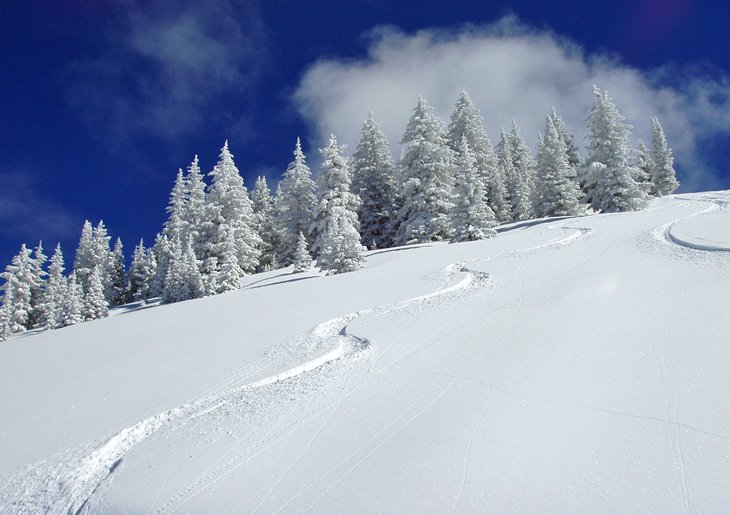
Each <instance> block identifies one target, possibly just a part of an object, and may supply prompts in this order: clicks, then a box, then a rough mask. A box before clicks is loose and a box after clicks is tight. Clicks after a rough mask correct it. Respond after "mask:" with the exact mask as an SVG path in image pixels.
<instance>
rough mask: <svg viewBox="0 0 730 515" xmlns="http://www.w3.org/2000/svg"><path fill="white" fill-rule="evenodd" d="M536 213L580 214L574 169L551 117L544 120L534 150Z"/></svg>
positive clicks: (548, 214) (579, 195) (578, 192)
mask: <svg viewBox="0 0 730 515" xmlns="http://www.w3.org/2000/svg"><path fill="white" fill-rule="evenodd" d="M537 173H538V186H539V187H538V190H537V196H536V198H537V205H536V212H537V215H538V216H577V215H580V214H582V213H583V206H582V204H581V202H580V197H581V194H580V189H579V187H578V178H577V176H576V173H575V169H574V168H573V167H572V166H571V165H570V162H569V161H568V152H567V148H566V146H565V140H564V139H563V137H562V135H561V134H560V132H559V131H558V128H557V127H556V126H555V122H554V118H553V117H552V116H548V117H547V120H546V121H545V133H544V135H543V137H542V139H541V141H540V142H539V145H538V151H537Z"/></svg>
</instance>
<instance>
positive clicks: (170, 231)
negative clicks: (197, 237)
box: [162, 169, 190, 241]
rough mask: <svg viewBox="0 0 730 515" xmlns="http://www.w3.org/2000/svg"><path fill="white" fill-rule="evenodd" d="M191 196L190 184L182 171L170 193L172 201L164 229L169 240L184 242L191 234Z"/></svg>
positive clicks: (179, 171)
mask: <svg viewBox="0 0 730 515" xmlns="http://www.w3.org/2000/svg"><path fill="white" fill-rule="evenodd" d="M189 196H190V192H189V183H188V180H187V178H186V177H185V175H183V171H182V169H179V170H178V171H177V177H176V178H175V184H174V185H173V187H172V192H170V201H169V203H168V205H167V209H166V211H167V213H168V218H167V220H166V221H165V224H164V226H163V229H162V234H164V235H165V236H166V237H167V239H168V240H171V241H177V240H180V241H182V240H184V239H185V238H187V237H188V234H189V232H190V225H189V221H188V212H187V208H188V199H189Z"/></svg>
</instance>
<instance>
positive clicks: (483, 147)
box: [448, 91, 511, 220]
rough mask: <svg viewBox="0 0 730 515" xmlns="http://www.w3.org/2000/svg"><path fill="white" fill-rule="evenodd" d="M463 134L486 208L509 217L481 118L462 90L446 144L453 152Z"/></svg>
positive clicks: (490, 145) (503, 184)
mask: <svg viewBox="0 0 730 515" xmlns="http://www.w3.org/2000/svg"><path fill="white" fill-rule="evenodd" d="M463 137H466V141H467V144H468V146H469V149H471V154H472V156H473V159H474V166H475V167H476V170H477V175H476V177H477V178H478V179H479V180H481V181H482V189H483V191H484V194H485V195H486V198H487V203H488V205H489V207H490V208H491V209H492V211H493V212H494V213H495V215H496V216H497V219H499V220H506V219H509V218H511V216H510V213H509V211H510V206H509V202H508V199H507V188H506V186H505V183H504V178H503V177H502V174H501V173H500V168H499V166H498V162H497V155H496V154H495V152H494V148H493V147H492V142H491V141H490V139H489V135H488V134H487V128H486V126H485V124H484V118H482V115H481V113H480V112H479V109H477V108H476V106H475V105H474V103H473V102H472V101H471V98H469V95H468V94H467V93H466V91H462V92H461V95H459V99H458V100H457V101H456V107H455V109H454V112H453V113H452V114H451V123H450V124H449V130H448V141H449V146H450V147H451V149H452V150H453V151H454V152H455V153H456V154H458V153H459V149H460V148H461V139H462V138H463Z"/></svg>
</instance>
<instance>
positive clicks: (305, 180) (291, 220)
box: [274, 138, 317, 266]
mask: <svg viewBox="0 0 730 515" xmlns="http://www.w3.org/2000/svg"><path fill="white" fill-rule="evenodd" d="M315 191H316V185H315V183H314V181H313V180H312V172H311V171H310V170H309V167H308V166H307V164H306V159H305V157H304V152H302V145H301V142H300V141H299V138H297V143H296V146H295V147H294V160H293V161H292V162H291V163H289V166H287V169H286V171H285V172H284V176H283V177H282V179H281V182H280V183H279V187H278V188H277V195H276V197H275V205H276V207H275V215H274V216H275V225H276V232H277V235H278V242H277V243H278V246H277V249H276V255H277V260H278V262H279V264H280V265H281V266H288V265H290V264H292V263H293V262H294V257H295V255H296V249H297V243H298V241H299V233H303V234H304V235H305V236H306V235H308V234H309V228H310V225H311V224H312V211H313V209H314V206H315V204H316V203H317V196H316V195H315Z"/></svg>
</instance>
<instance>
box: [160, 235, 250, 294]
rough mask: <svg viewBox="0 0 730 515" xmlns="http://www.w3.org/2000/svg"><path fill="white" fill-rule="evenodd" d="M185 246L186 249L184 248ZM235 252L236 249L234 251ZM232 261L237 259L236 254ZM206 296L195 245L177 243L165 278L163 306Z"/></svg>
mask: <svg viewBox="0 0 730 515" xmlns="http://www.w3.org/2000/svg"><path fill="white" fill-rule="evenodd" d="M183 245H184V247H183ZM234 250H235V249H234ZM233 254H234V255H233V256H232V257H231V259H237V256H236V254H235V252H234V253H233ZM204 294H205V287H204V284H203V278H202V276H201V275H200V270H199V268H198V261H197V259H196V258H195V251H194V250H193V244H192V242H191V241H190V239H188V240H187V241H186V242H185V243H184V244H183V243H182V242H180V241H176V242H175V246H174V248H173V258H172V260H171V262H170V267H169V268H168V270H167V275H166V276H165V283H164V287H163V289H162V294H161V301H162V303H163V304H169V303H172V302H181V301H183V300H189V299H196V298H199V297H202V296H203V295H204Z"/></svg>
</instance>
